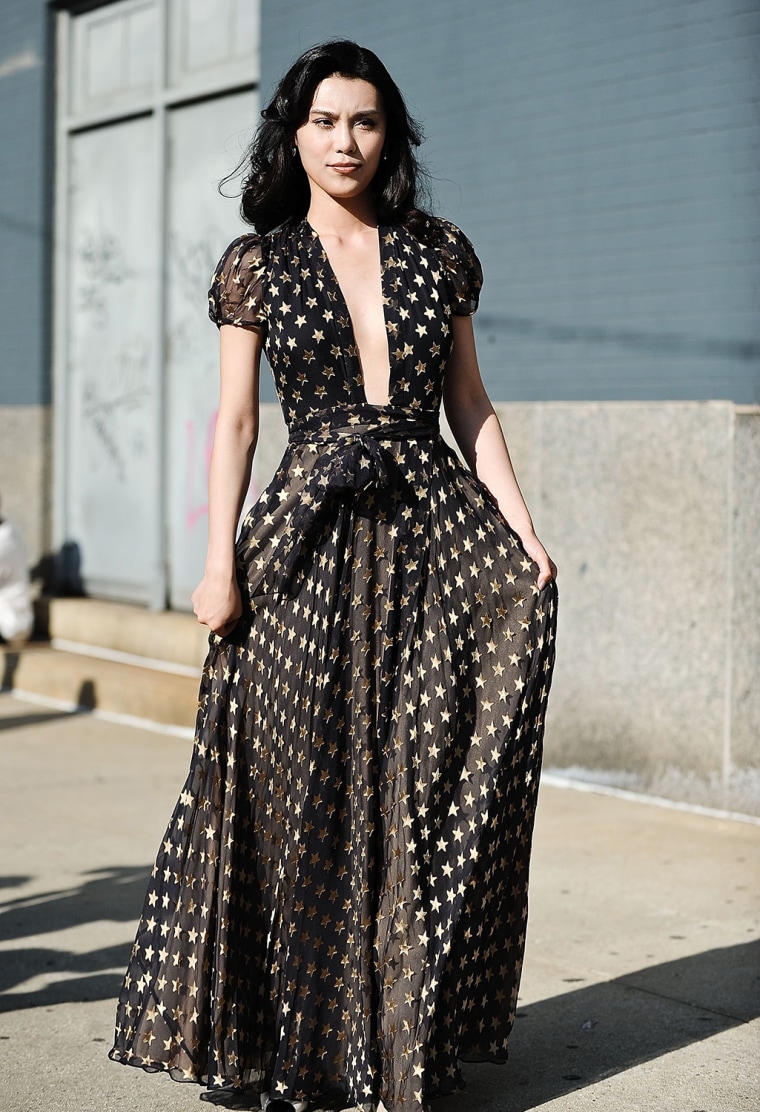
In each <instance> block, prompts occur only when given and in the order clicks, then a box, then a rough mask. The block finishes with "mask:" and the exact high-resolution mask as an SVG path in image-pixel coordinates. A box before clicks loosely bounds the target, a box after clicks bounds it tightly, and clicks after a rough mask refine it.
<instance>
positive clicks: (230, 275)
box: [208, 232, 267, 328]
mask: <svg viewBox="0 0 760 1112" xmlns="http://www.w3.org/2000/svg"><path fill="white" fill-rule="evenodd" d="M266 244H267V237H266V236H261V235H258V234H257V233H255V232H244V233H243V234H242V235H239V236H236V237H235V239H233V240H232V242H231V243H229V244H228V245H227V247H225V249H224V251H223V252H222V254H221V257H220V259H219V262H218V263H217V264H216V267H215V269H214V273H213V276H212V278H211V286H210V288H209V291H208V302H209V316H210V317H211V319H212V320H213V321H214V323H215V324H217V325H222V324H238V325H242V326H243V327H244V328H259V327H261V326H262V324H263V323H264V321H265V317H266V311H265V307H264V284H265V283H264V278H265V275H266V267H267V264H266Z"/></svg>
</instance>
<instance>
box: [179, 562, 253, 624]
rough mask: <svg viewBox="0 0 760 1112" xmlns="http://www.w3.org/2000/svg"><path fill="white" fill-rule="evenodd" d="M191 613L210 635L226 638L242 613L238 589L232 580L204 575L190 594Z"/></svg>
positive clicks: (225, 577) (235, 582)
mask: <svg viewBox="0 0 760 1112" xmlns="http://www.w3.org/2000/svg"><path fill="white" fill-rule="evenodd" d="M191 598H192V603H193V613H194V614H195V616H196V618H197V619H198V621H199V622H200V623H201V625H205V626H208V628H209V629H210V630H211V631H212V633H216V634H218V635H219V637H226V636H227V634H228V633H230V632H231V631H232V630H233V629H234V628H235V626H236V625H237V623H238V621H239V620H240V616H241V615H242V613H243V602H242V599H241V598H240V588H239V587H238V585H237V581H236V580H235V579H234V578H232V579H231V578H229V577H227V576H218V575H209V574H208V572H207V573H206V575H204V577H203V579H202V580H201V581H200V583H199V584H198V586H197V587H196V588H195V590H194V591H193V593H192V596H191Z"/></svg>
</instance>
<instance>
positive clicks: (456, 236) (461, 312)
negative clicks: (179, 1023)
mask: <svg viewBox="0 0 760 1112" xmlns="http://www.w3.org/2000/svg"><path fill="white" fill-rule="evenodd" d="M414 234H415V235H416V238H417V239H418V240H419V241H420V242H421V243H423V244H424V245H425V246H427V247H429V248H431V249H433V250H435V251H436V252H437V254H438V255H439V257H440V259H441V262H442V264H443V269H444V273H445V274H446V276H447V278H448V283H449V285H450V287H451V302H450V304H451V308H452V311H453V312H454V313H455V314H456V315H458V316H469V315H471V314H472V313H474V312H475V310H476V309H477V306H478V300H479V297H480V290H481V288H482V285H483V268H482V266H481V265H480V259H479V258H478V256H477V253H476V251H475V248H474V247H473V245H472V243H471V241H470V240H469V239H468V238H467V236H466V235H465V234H464V232H463V231H462V229H461V228H459V227H457V225H456V224H454V223H452V221H451V220H446V219H444V217H442V216H428V217H426V218H425V220H424V222H422V223H421V224H420V226H419V228H418V229H415V233H414Z"/></svg>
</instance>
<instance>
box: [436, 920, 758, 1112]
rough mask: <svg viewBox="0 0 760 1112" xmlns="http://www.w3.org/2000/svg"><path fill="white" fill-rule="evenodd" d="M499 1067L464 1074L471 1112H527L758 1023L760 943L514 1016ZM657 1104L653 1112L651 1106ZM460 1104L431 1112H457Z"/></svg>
mask: <svg viewBox="0 0 760 1112" xmlns="http://www.w3.org/2000/svg"><path fill="white" fill-rule="evenodd" d="M517 1016H518V1018H517V1020H516V1023H515V1029H514V1031H513V1034H512V1038H511V1041H510V1048H509V1049H510V1061H509V1064H508V1065H507V1066H498V1065H488V1064H482V1065H467V1064H465V1065H463V1067H462V1070H463V1073H464V1075H465V1078H466V1081H467V1105H468V1107H469V1108H471V1109H473V1110H474V1112H485V1110H487V1109H493V1108H496V1107H499V1108H502V1107H504V1105H505V1103H506V1105H507V1106H508V1107H509V1109H510V1112H527V1110H528V1109H532V1108H537V1107H539V1106H541V1105H543V1104H545V1103H546V1102H548V1101H551V1100H554V1099H555V1098H557V1097H561V1096H563V1095H564V1094H566V1093H568V1092H570V1091H572V1090H573V1089H581V1088H585V1087H586V1086H588V1085H593V1084H594V1083H595V1082H597V1081H600V1080H602V1079H603V1078H606V1077H610V1076H613V1075H614V1074H618V1073H622V1072H624V1071H625V1070H628V1069H631V1068H632V1067H633V1066H636V1065H638V1064H639V1063H641V1062H647V1061H650V1060H652V1059H654V1058H659V1057H660V1056H661V1055H663V1054H670V1053H671V1052H672V1051H674V1050H678V1049H680V1048H681V1047H684V1046H688V1045H690V1044H691V1043H696V1042H700V1041H702V1040H703V1039H706V1038H709V1037H710V1036H712V1035H715V1034H717V1033H718V1032H720V1031H726V1030H729V1029H730V1028H732V1027H737V1026H740V1025H742V1024H745V1023H749V1022H750V1021H751V1020H753V1019H756V1018H757V1017H758V1016H760V940H755V941H752V942H747V943H743V944H741V945H737V946H727V947H725V948H721V949H715V950H707V951H705V952H703V953H701V954H694V955H693V956H691V957H686V958H680V959H678V960H677V961H671V962H665V963H664V964H662V965H653V966H649V967H648V968H645V969H640V970H637V971H636V972H634V973H629V974H626V975H624V976H622V977H617V978H616V979H615V980H613V981H605V982H603V983H601V984H595V985H589V986H588V987H586V988H576V989H572V990H570V991H568V992H566V993H563V994H562V995H560V996H553V997H550V998H548V999H546V1000H541V1001H539V1002H538V1003H535V1004H530V1005H528V1006H526V1007H524V1008H520V1009H519V1010H518V1013H517ZM655 1103H656V1102H655ZM461 1104H462V1095H461V1094H457V1095H455V1096H452V1097H446V1098H444V1099H443V1100H441V1101H440V1102H436V1106H435V1108H436V1112H458V1110H459V1109H460V1108H461Z"/></svg>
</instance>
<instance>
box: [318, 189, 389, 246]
mask: <svg viewBox="0 0 760 1112" xmlns="http://www.w3.org/2000/svg"><path fill="white" fill-rule="evenodd" d="M306 219H307V220H308V221H309V223H310V224H311V226H312V228H313V229H314V230H315V232H317V234H318V235H321V234H323V233H326V234H328V235H336V236H339V237H341V238H343V237H350V236H352V235H355V234H357V233H361V232H365V231H366V230H367V228H376V227H377V213H376V211H375V202H374V200H373V198H372V196H371V195H370V194H368V192H366V191H365V192H364V193H362V194H360V196H358V197H352V198H351V199H350V200H346V201H336V200H335V198H334V197H330V196H328V195H327V194H326V193H322V192H321V191H317V190H315V189H313V190H312V193H311V203H310V204H309V211H308V212H307V213H306Z"/></svg>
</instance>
